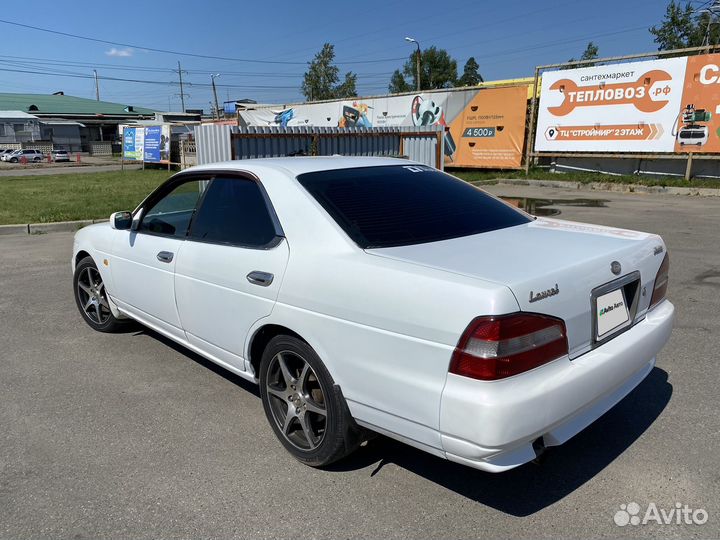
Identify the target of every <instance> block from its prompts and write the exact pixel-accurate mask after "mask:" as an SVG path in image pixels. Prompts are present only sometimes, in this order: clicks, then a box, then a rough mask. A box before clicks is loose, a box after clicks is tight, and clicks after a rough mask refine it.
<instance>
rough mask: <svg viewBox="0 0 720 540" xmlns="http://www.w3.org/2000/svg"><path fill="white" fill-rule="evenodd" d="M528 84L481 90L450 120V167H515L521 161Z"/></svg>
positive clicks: (447, 161) (519, 164)
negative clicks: (453, 147)
mask: <svg viewBox="0 0 720 540" xmlns="http://www.w3.org/2000/svg"><path fill="white" fill-rule="evenodd" d="M527 93H528V87H527V86H512V87H506V88H484V89H480V90H479V91H478V93H477V94H476V95H475V97H473V99H472V100H471V101H470V102H469V103H468V104H467V105H466V106H465V109H464V110H463V111H462V112H461V113H460V114H458V115H457V116H456V117H455V118H454V119H453V121H452V122H451V123H450V135H451V137H450V138H449V141H448V138H447V137H446V142H445V144H446V145H447V144H448V142H450V144H454V145H455V147H456V148H455V151H454V152H452V155H451V156H446V158H445V165H446V166H449V167H481V168H483V167H485V168H493V169H516V168H519V167H520V166H521V163H522V151H523V144H524V140H525V116H526V112H527Z"/></svg>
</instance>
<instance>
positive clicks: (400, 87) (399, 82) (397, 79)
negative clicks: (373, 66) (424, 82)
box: [388, 69, 412, 94]
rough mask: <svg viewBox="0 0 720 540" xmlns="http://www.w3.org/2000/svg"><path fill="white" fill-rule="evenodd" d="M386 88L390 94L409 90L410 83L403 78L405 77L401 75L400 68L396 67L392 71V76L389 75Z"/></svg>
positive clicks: (410, 89)
mask: <svg viewBox="0 0 720 540" xmlns="http://www.w3.org/2000/svg"><path fill="white" fill-rule="evenodd" d="M388 90H389V92H390V93H391V94H400V93H402V92H411V91H412V88H410V85H409V84H408V83H407V81H406V80H405V77H403V76H402V73H400V70H399V69H396V70H395V71H394V72H393V74H392V77H390V84H389V85H388Z"/></svg>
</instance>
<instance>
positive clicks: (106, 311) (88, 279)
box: [73, 257, 126, 332]
mask: <svg viewBox="0 0 720 540" xmlns="http://www.w3.org/2000/svg"><path fill="white" fill-rule="evenodd" d="M73 290H74V293H75V303H76V304H77V307H78V310H79V311H80V314H81V315H82V317H83V319H84V320H85V322H86V323H88V325H90V326H91V327H92V328H93V329H95V330H97V331H99V332H116V331H118V330H120V329H121V328H123V327H124V326H125V324H126V321H123V320H120V319H117V318H115V316H114V315H113V314H112V311H111V310H110V302H109V301H108V295H107V290H106V289H105V283H103V280H102V276H101V275H100V272H99V271H98V269H97V266H96V265H95V261H93V259H92V257H85V258H84V259H82V260H81V261H80V262H79V263H78V264H77V266H76V267H75V274H74V275H73Z"/></svg>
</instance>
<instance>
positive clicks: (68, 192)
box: [0, 169, 720, 225]
mask: <svg viewBox="0 0 720 540" xmlns="http://www.w3.org/2000/svg"><path fill="white" fill-rule="evenodd" d="M449 172H451V173H452V174H454V175H456V176H458V177H459V178H462V179H463V180H466V181H468V182H482V183H488V184H491V183H493V182H495V181H497V180H498V179H501V178H511V179H512V178H515V179H518V180H525V179H526V178H532V179H536V180H567V181H572V182H583V183H590V182H615V183H623V184H641V185H645V186H680V187H714V188H720V181H718V180H693V181H691V182H686V181H685V180H682V179H677V178H665V179H653V178H643V177H637V176H608V175H603V174H597V173H566V174H556V173H551V172H548V171H546V170H543V169H533V170H531V171H530V175H529V176H528V177H526V176H525V173H524V172H523V171H480V170H477V169H464V170H462V169H455V170H451V171H449ZM171 174H172V173H170V172H168V171H165V170H144V171H137V170H134V171H113V172H102V173H75V174H57V175H48V176H17V177H7V178H2V177H0V225H6V224H11V223H48V222H53V221H72V220H77V219H106V218H108V217H109V216H110V214H111V213H112V212H116V211H119V210H132V209H134V208H135V207H136V206H137V205H138V203H140V201H142V200H143V199H144V198H145V196H146V195H147V194H148V193H150V192H151V191H152V190H153V189H155V187H157V186H158V185H159V184H160V183H162V182H163V181H165V180H166V179H167V178H169V177H170V175H171Z"/></svg>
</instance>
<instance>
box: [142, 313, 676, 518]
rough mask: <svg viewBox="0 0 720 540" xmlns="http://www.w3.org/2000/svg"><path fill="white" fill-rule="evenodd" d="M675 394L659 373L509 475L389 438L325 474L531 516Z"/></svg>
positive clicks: (606, 459) (578, 481)
mask: <svg viewBox="0 0 720 540" xmlns="http://www.w3.org/2000/svg"><path fill="white" fill-rule="evenodd" d="M134 335H147V336H149V337H152V338H154V339H157V340H158V341H160V342H162V343H163V344H164V345H167V346H168V347H171V348H172V349H173V350H175V351H177V352H178V353H180V354H182V355H184V356H185V357H187V358H189V359H191V360H193V361H195V362H197V363H198V364H200V365H202V366H203V367H206V368H207V369H209V370H210V371H212V372H213V373H216V374H217V375H219V376H220V377H223V378H224V379H226V380H227V381H229V382H232V383H234V384H236V385H237V386H239V387H241V388H242V389H243V390H246V391H248V392H250V393H252V394H253V395H255V396H256V397H258V398H259V397H260V391H259V389H258V386H257V385H255V384H253V383H251V382H249V381H247V380H245V379H243V378H242V377H239V376H237V375H235V374H234V373H231V372H230V371H227V370H226V369H224V368H222V367H220V366H218V365H217V364H215V363H213V362H211V361H210V360H207V359H205V358H204V357H202V356H200V355H199V354H196V353H194V352H192V351H190V350H189V349H186V348H185V347H183V346H182V345H179V344H178V343H175V342H174V341H172V340H170V339H168V338H166V337H164V336H163V335H161V334H158V333H157V332H155V331H153V330H151V329H149V328H145V327H140V326H138V327H137V328H136V332H135V334H134ZM672 392H673V387H672V385H671V384H670V383H669V382H668V374H667V372H666V371H664V370H662V369H660V368H657V367H656V368H654V369H653V370H652V371H651V372H650V374H649V375H648V376H647V377H646V378H645V380H644V381H643V382H642V383H640V384H639V385H638V387H637V388H635V389H634V390H633V391H632V392H630V394H628V395H627V396H626V397H625V399H623V400H622V401H621V402H620V403H618V404H617V405H616V406H615V407H613V408H612V409H610V410H609V411H608V412H607V413H605V415H603V416H602V417H601V418H599V419H598V420H597V421H596V422H594V423H593V424H591V425H590V426H589V427H587V428H586V429H585V430H583V431H582V432H580V433H579V434H578V435H576V436H575V437H573V438H572V439H570V440H569V441H568V442H566V443H565V444H563V445H561V446H556V447H551V448H549V449H548V451H547V452H546V453H545V454H544V455H543V456H542V458H541V461H540V462H539V463H528V464H526V465H523V466H521V467H518V468H516V469H512V470H510V471H507V472H504V473H499V474H493V473H486V472H483V471H478V470H475V469H472V468H470V467H466V466H464V465H459V464H457V463H452V462H450V461H446V460H443V459H440V458H438V457H435V456H432V455H430V454H428V453H426V452H423V451H421V450H417V449H415V448H413V447H411V446H408V445H406V444H403V443H401V442H398V441H395V440H393V439H390V438H388V437H384V436H377V437H375V438H373V439H371V440H370V441H368V442H367V443H365V444H364V445H363V446H361V447H360V448H359V449H357V450H356V451H355V452H354V453H353V454H351V455H350V456H348V457H347V458H345V459H343V460H341V461H339V462H337V463H334V464H332V465H330V466H328V467H324V468H323V470H324V471H326V472H328V473H344V472H353V471H359V470H362V469H367V470H368V474H369V475H370V476H371V477H376V476H377V477H378V479H379V480H380V479H381V477H382V469H383V467H384V466H386V465H388V464H393V465H396V466H398V467H402V468H403V469H406V470H407V471H409V472H411V473H413V474H417V475H418V476H421V477H423V478H425V479H427V480H429V481H431V482H434V483H436V484H438V485H440V486H443V487H445V488H446V489H449V490H451V491H454V492H455V493H458V494H459V495H462V496H464V497H467V498H468V499H471V500H473V501H476V502H478V503H480V504H484V505H487V506H489V507H491V508H495V509H496V510H499V511H501V512H504V513H506V514H509V515H512V516H518V517H524V516H529V515H532V514H534V513H536V512H539V511H540V510H542V509H544V508H546V507H548V506H550V505H552V504H555V503H556V502H558V501H560V500H561V499H563V498H564V497H566V496H567V495H569V494H570V493H572V492H573V491H575V490H576V489H578V488H579V487H580V486H582V485H583V484H584V483H585V482H588V481H589V480H591V479H592V478H593V477H595V476H596V475H598V474H599V473H600V472H602V470H603V469H604V468H605V467H607V466H608V465H609V464H610V463H612V462H613V461H614V460H615V459H616V458H617V457H618V456H619V455H620V454H622V453H623V452H624V451H625V450H627V449H628V448H629V447H630V446H631V445H632V444H633V443H634V442H635V441H636V440H637V439H638V438H639V437H640V436H641V435H642V434H643V433H644V432H645V431H646V430H647V429H648V428H649V427H650V426H651V425H652V424H653V422H654V421H655V419H656V418H657V417H658V416H660V414H661V413H662V411H663V410H664V409H665V407H666V406H667V404H668V402H669V401H670V397H671V396H672ZM263 420H264V419H263Z"/></svg>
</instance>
